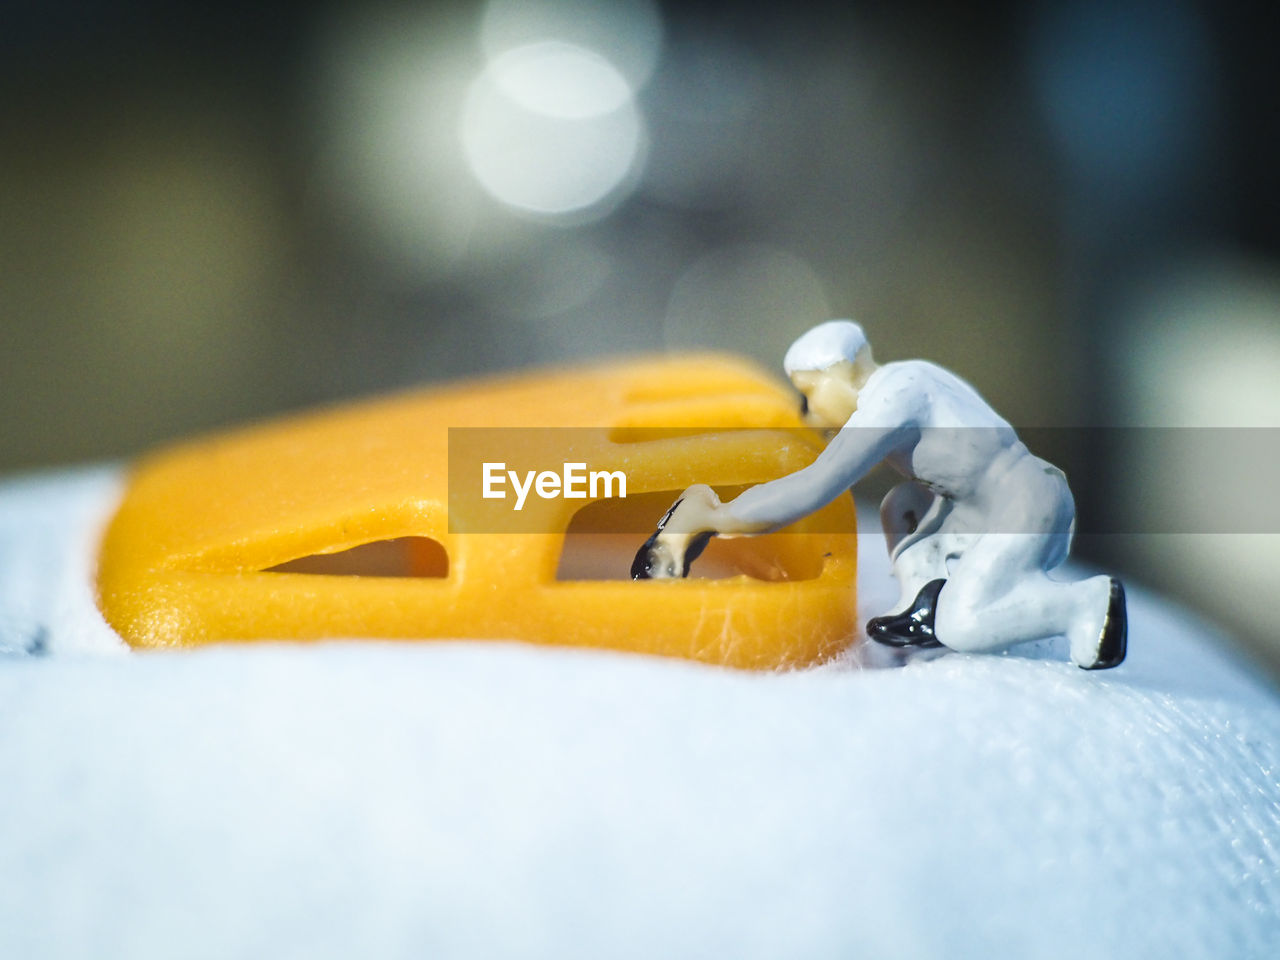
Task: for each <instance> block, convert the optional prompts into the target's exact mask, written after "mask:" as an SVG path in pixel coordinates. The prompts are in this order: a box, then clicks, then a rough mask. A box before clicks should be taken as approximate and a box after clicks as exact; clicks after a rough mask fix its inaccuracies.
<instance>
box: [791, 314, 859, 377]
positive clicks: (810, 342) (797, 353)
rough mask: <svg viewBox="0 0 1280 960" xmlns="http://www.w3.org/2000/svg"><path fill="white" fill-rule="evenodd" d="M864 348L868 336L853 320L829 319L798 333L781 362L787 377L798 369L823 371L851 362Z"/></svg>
mask: <svg viewBox="0 0 1280 960" xmlns="http://www.w3.org/2000/svg"><path fill="white" fill-rule="evenodd" d="M866 345H867V335H866V334H865V333H863V332H862V328H861V327H860V326H858V325H857V324H856V323H854V322H853V321H852V320H828V321H827V322H826V323H820V324H818V325H817V326H816V327H814V328H813V329H812V330H810V331H809V332H808V333H805V334H801V336H800V337H799V338H798V339H797V340H796V342H795V343H793V344H791V349H789V350H788V351H787V355H786V357H784V358H783V361H782V369H784V370H785V371H786V372H787V376H791V374H793V373H797V372H799V371H801V370H826V369H827V368H828V367H834V366H835V365H836V364H837V363H839V362H840V361H842V360H848V361H849V362H850V363H853V362H854V359H855V358H856V357H857V356H858V351H859V350H861V349H862V348H863V347H865V346H866Z"/></svg>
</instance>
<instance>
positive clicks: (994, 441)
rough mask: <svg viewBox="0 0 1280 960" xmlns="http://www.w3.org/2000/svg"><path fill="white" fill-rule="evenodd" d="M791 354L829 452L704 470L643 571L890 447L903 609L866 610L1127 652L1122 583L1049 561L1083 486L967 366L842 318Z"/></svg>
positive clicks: (684, 568)
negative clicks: (753, 471) (964, 375)
mask: <svg viewBox="0 0 1280 960" xmlns="http://www.w3.org/2000/svg"><path fill="white" fill-rule="evenodd" d="M784 367H785V369H786V372H787V375H788V376H789V377H790V378H791V382H792V383H793V384H795V386H796V389H798V390H799V391H800V392H801V394H803V396H804V400H803V401H802V410H803V411H805V412H806V414H807V418H808V421H809V422H810V423H811V424H812V425H814V426H819V427H825V428H828V429H834V428H839V429H838V430H836V432H835V435H834V437H833V438H832V440H831V442H830V443H829V444H828V445H827V447H826V449H824V450H823V451H822V453H821V454H819V456H818V458H817V459H816V460H815V461H814V462H813V463H812V464H810V465H809V466H808V467H805V468H804V469H802V470H799V471H797V472H795V473H793V474H790V475H788V476H785V477H781V478H779V479H777V480H773V481H770V482H769V483H762V484H760V485H758V486H755V487H752V488H750V489H749V490H746V491H745V492H743V493H742V494H741V495H740V496H738V497H737V498H735V499H734V500H731V501H729V502H728V503H721V502H720V501H719V499H718V498H717V497H716V495H715V493H714V492H713V491H712V490H711V488H710V487H707V486H705V485H702V484H698V485H695V486H692V487H690V488H689V489H688V490H686V491H685V492H684V494H683V495H682V496H681V497H680V499H679V500H677V501H676V504H675V506H673V507H672V508H671V510H670V511H669V512H668V513H667V515H666V516H665V517H664V518H663V520H662V522H661V523H659V527H658V531H657V532H656V533H655V534H654V536H653V537H651V538H650V539H649V541H648V542H647V543H646V544H645V545H644V546H643V547H641V549H640V552H639V553H638V554H637V555H636V562H635V564H634V565H633V567H632V575H633V576H634V577H636V578H637V579H642V578H648V577H675V576H685V575H687V574H688V572H689V563H691V562H692V560H693V559H695V558H696V556H697V555H698V553H700V552H701V551H702V548H703V547H705V546H706V543H707V540H708V539H709V538H710V537H711V536H714V535H724V536H738V535H744V534H753V533H765V532H768V531H770V530H776V529H778V528H780V527H785V526H787V525H788V524H790V523H792V522H794V521H795V520H798V519H799V518H800V517H802V516H805V515H806V514H809V513H812V512H813V511H815V510H818V509H820V508H821V507H823V506H825V505H826V504H827V503H829V502H831V501H832V500H834V499H835V498H836V497H838V496H840V495H841V494H842V493H844V492H845V491H846V490H848V489H849V487H851V486H852V485H853V484H854V483H856V482H857V481H858V480H860V479H861V478H862V477H863V476H864V475H865V474H866V473H867V472H868V471H869V470H870V469H871V468H872V467H873V466H875V465H876V464H877V463H879V462H880V461H882V460H883V461H886V462H887V463H888V464H889V465H890V466H892V467H893V468H894V469H895V470H897V471H898V472H899V473H901V474H902V475H903V476H904V477H906V478H907V479H906V480H905V481H904V482H902V483H900V484H898V485H897V486H896V487H894V488H893V489H892V490H890V491H889V494H888V495H887V496H886V497H885V498H884V501H883V502H882V504H881V507H880V515H881V519H882V520H883V523H884V531H885V539H886V541H887V543H888V547H889V555H890V558H891V560H892V562H893V571H894V575H895V577H897V579H898V582H899V585H900V586H901V590H902V595H901V598H900V600H899V603H898V605H897V608H898V609H901V610H902V612H901V613H899V614H896V615H891V616H883V617H876V618H875V619H873V620H871V621H870V622H869V623H868V624H867V633H868V635H869V636H871V637H872V638H873V639H875V640H879V641H881V642H883V643H889V644H893V645H897V646H914V645H920V646H928V645H937V644H939V643H940V644H942V645H945V646H947V647H950V648H951V649H953V650H962V651H966V652H979V651H983V652H985V651H994V650H1002V649H1005V648H1006V647H1009V646H1011V645H1012V644H1016V643H1020V642H1022V641H1027V640H1038V639H1041V638H1045V637H1053V636H1065V637H1066V638H1067V640H1068V642H1069V644H1070V652H1071V660H1072V662H1074V663H1075V664H1077V665H1078V666H1080V667H1083V668H1085V669H1089V670H1096V669H1103V668H1106V667H1114V666H1116V665H1117V664H1119V663H1120V662H1121V661H1122V660H1124V656H1125V633H1126V616H1125V602H1124V589H1123V587H1122V586H1121V585H1120V582H1119V581H1118V580H1115V579H1113V578H1110V577H1107V576H1095V577H1091V578H1089V579H1087V580H1080V581H1076V582H1073V583H1068V582H1063V581H1060V580H1054V579H1051V578H1050V577H1049V575H1048V571H1050V570H1053V569H1054V568H1055V567H1057V566H1058V565H1059V564H1061V563H1062V561H1063V560H1065V559H1066V556H1067V552H1068V550H1069V549H1070V546H1071V538H1072V535H1073V533H1074V529H1075V502H1074V501H1073V499H1072V497H1071V491H1070V489H1069V488H1068V487H1067V480H1066V477H1065V476H1064V475H1063V473H1062V471H1060V470H1058V469H1057V468H1056V467H1054V466H1052V465H1051V464H1049V463H1046V462H1045V461H1044V460H1041V459H1040V458H1039V457H1036V456H1034V455H1032V454H1031V453H1030V452H1029V451H1028V450H1027V448H1026V446H1025V445H1024V444H1023V443H1022V442H1021V441H1020V440H1019V439H1018V437H1017V435H1016V434H1015V432H1014V430H1013V428H1012V427H1011V426H1010V425H1009V424H1008V423H1007V422H1005V421H1004V420H1003V419H1002V418H1001V417H1000V416H998V415H997V414H996V412H995V411H994V410H992V409H991V407H990V406H988V405H987V403H986V401H984V400H983V399H982V397H980V396H979V395H978V394H977V392H976V391H975V390H974V389H973V388H972V387H971V386H969V384H967V383H965V382H964V381H963V380H961V379H960V378H959V377H957V376H956V375H955V374H953V373H950V372H949V371H947V370H944V369H943V368H941V367H939V366H937V365H935V364H932V363H929V362H927V361H924V360H906V361H902V362H898V363H887V364H884V365H883V366H879V365H877V364H876V363H875V362H874V361H873V360H872V357H871V347H870V345H869V344H868V343H867V339H866V337H865V335H864V334H863V332H862V328H861V327H859V326H858V325H857V324H855V323H852V322H850V321H848V320H832V321H830V322H829V323H824V324H821V325H820V326H817V327H815V328H813V329H812V330H810V331H809V332H808V333H806V334H804V335H803V336H802V337H800V338H799V339H798V340H796V342H795V343H794V344H792V345H791V349H790V350H788V351H787V355H786V359H785V360H784Z"/></svg>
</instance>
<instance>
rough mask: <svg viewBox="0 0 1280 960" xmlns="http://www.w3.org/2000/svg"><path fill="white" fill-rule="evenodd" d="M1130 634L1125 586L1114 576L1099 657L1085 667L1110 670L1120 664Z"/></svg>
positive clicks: (1099, 645) (1099, 642) (1103, 624)
mask: <svg viewBox="0 0 1280 960" xmlns="http://www.w3.org/2000/svg"><path fill="white" fill-rule="evenodd" d="M1128 634H1129V614H1128V611H1127V609H1126V607H1125V602H1124V587H1123V586H1122V585H1121V583H1120V581H1119V580H1117V579H1116V578H1115V577H1112V578H1111V599H1110V600H1109V601H1108V602H1107V617H1106V619H1105V620H1103V621H1102V633H1101V634H1100V635H1099V637H1098V658H1097V659H1096V660H1094V661H1093V663H1092V665H1090V666H1088V667H1085V669H1086V670H1108V669H1110V668H1111V667H1118V666H1120V664H1121V663H1123V662H1124V655H1125V653H1126V652H1127V650H1128Z"/></svg>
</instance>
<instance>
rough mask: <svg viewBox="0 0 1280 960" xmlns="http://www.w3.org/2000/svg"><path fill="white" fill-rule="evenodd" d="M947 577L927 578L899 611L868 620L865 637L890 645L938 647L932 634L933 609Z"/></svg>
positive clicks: (938, 644) (936, 640)
mask: <svg viewBox="0 0 1280 960" xmlns="http://www.w3.org/2000/svg"><path fill="white" fill-rule="evenodd" d="M946 582H947V581H946V580H943V579H941V578H939V579H937V580H930V581H929V582H928V583H926V584H925V585H924V586H923V587H921V588H920V592H919V593H917V594H916V598H915V600H914V601H913V602H912V604H911V606H910V607H909V608H908V609H907V610H905V611H904V612H902V613H898V614H893V615H891V616H887V617H876V618H874V619H872V620H868V621H867V636H868V637H870V638H871V639H872V640H876V641H878V642H880V643H887V644H888V645H889V646H891V647H940V646H942V644H941V643H940V642H939V641H938V639H937V638H936V637H935V636H934V635H933V614H934V608H935V607H936V606H937V605H938V593H939V592H940V591H941V590H942V585H943V584H944V583H946Z"/></svg>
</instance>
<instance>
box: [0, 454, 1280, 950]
mask: <svg viewBox="0 0 1280 960" xmlns="http://www.w3.org/2000/svg"><path fill="white" fill-rule="evenodd" d="M117 488H118V478H117V476H116V474H115V472H114V471H113V470H110V469H105V470H96V471H80V472H76V473H68V474H56V475H45V476H40V477H35V478H28V479H25V480H20V481H11V482H9V483H8V484H6V485H3V486H0V653H6V654H7V655H5V656H0V956H2V957H15V958H17V957H23V958H26V957H41V958H63V957H66V958H70V957H90V956H91V957H95V958H115V957H121V958H123V957H128V958H153V957H154V958H170V957H176V956H181V957H186V958H201V957H209V958H219V960H225V958H230V957H263V956H269V957H272V958H291V957H299V958H302V957H307V958H328V957H333V958H349V957H353V956H369V957H406V958H407V957H415V958H416V957H432V958H440V957H476V958H485V960H487V958H495V957H567V958H574V957H583V958H587V957H593V958H594V957H610V958H615V957H622V958H626V957H636V958H641V957H643V958H655V957H708V958H722V957H723V958H728V957H734V958H739V957H748V958H749V957H833V958H834V957H840V958H849V957H907V958H915V957H922V958H923V957H949V958H954V957H1024V958H1026V957H1030V958H1035V957H1064V958H1065V957H1091V958H1097V957H1115V958H1133V957H1161V958H1163V957H1171V956H1177V957H1183V958H1187V957H1190V958H1206V960H1208V958H1212V960H1221V958H1255V957H1256V958H1260V960H1261V958H1272V957H1276V956H1280V786H1278V785H1277V777H1278V774H1280V705H1278V703H1277V698H1276V695H1275V694H1274V693H1273V692H1272V691H1270V690H1269V689H1268V688H1266V687H1263V686H1262V685H1260V684H1258V683H1256V682H1255V681H1253V680H1251V679H1250V678H1249V676H1248V675H1247V674H1246V673H1244V672H1243V671H1242V670H1241V669H1240V668H1238V667H1237V666H1235V665H1234V664H1233V663H1232V662H1231V661H1230V660H1228V659H1227V658H1226V657H1224V656H1223V655H1222V654H1220V653H1219V652H1217V649H1216V647H1215V644H1214V640H1213V638H1212V637H1211V636H1210V635H1208V634H1207V633H1206V632H1205V630H1204V629H1203V628H1202V627H1200V626H1198V625H1197V624H1196V623H1194V622H1193V621H1191V620H1189V619H1187V618H1186V617H1185V616H1183V615H1181V614H1179V613H1177V612H1176V611H1174V610H1173V609H1171V608H1169V607H1167V606H1166V605H1165V604H1163V603H1160V602H1158V601H1156V600H1154V599H1152V598H1150V597H1148V596H1146V595H1144V594H1143V593H1142V592H1141V591H1138V590H1131V607H1130V611H1131V634H1130V651H1131V653H1130V662H1128V663H1126V664H1125V665H1124V666H1123V667H1121V668H1119V669H1118V670H1114V671H1110V672H1107V673H1086V672H1084V671H1081V670H1078V669H1076V668H1075V667H1073V666H1071V665H1070V664H1068V663H1066V662H1065V661H1063V660H1061V659H1053V658H1051V659H1034V658H1029V657H1027V656H1014V655H1010V656H998V657H992V656H987V657H983V656H971V657H966V656H960V655H955V654H945V655H942V656H939V657H936V658H933V659H929V660H919V659H917V660H914V661H911V662H910V663H908V664H907V665H906V666H905V667H902V668H898V669H893V668H886V669H858V668H857V666H856V663H857V661H858V660H859V659H862V660H867V659H873V653H875V652H873V651H869V650H860V651H858V652H857V653H855V654H854V655H853V656H851V657H849V658H846V659H845V660H844V661H842V662H840V663H837V664H834V665H831V666H828V667H824V668H821V669H816V670H809V671H802V672H796V673H790V674H781V675H776V674H775V675H770V674H747V673H740V672H733V671H728V670H720V669H712V668H708V667H703V666H697V665H693V664H687V663H682V662H677V661H663V660H656V659H646V658H642V657H634V656H622V655H611V654H604V653H599V654H593V653H587V652H570V651H565V650H559V649H554V648H545V649H544V648H534V647H528V646H516V645H501V644H458V643H443V644H416V645H415V644H389V643H376V644H373V643H343V644H327V645H322V646H315V647H300V646H289V645H259V646H250V647H239V648H236V647H223V648H210V649H206V650H203V651H200V652H196V653H190V654H148V655H138V656H132V655H123V656H121V655H111V656H98V655H94V652H95V651H99V650H101V651H104V652H112V653H115V654H118V653H119V651H120V648H119V644H118V641H117V640H115V638H114V635H113V634H111V633H110V631H109V630H107V628H106V627H105V625H104V624H102V623H101V620H100V618H97V616H96V613H95V612H94V611H93V609H92V606H91V604H90V603H89V596H90V594H89V589H88V584H87V577H88V570H89V566H90V562H91V557H92V550H91V549H90V544H91V542H92V539H93V536H94V531H96V529H97V528H98V524H100V522H101V519H102V517H103V515H104V513H105V512H106V511H107V510H109V508H110V505H111V503H112V502H113V500H114V497H115V496H116V490H117ZM862 554H863V556H864V558H865V560H864V569H863V571H862V581H863V586H862V594H861V595H862V597H863V600H864V603H868V604H871V605H872V607H873V612H879V611H878V610H874V606H875V605H877V604H879V603H882V602H883V601H884V598H885V597H892V596H893V595H894V591H893V590H892V586H891V584H890V583H889V581H888V580H887V575H886V572H885V569H886V568H885V564H884V562H883V557H882V554H883V546H882V544H881V543H880V542H879V541H878V539H876V538H872V537H867V538H866V539H865V541H864V543H863V550H862ZM38 638H42V639H38ZM30 651H34V653H33V652H30ZM40 651H44V654H43V655H36V654H39V653H40ZM1038 654H1039V655H1044V656H1052V657H1058V656H1060V655H1061V652H1060V651H1059V650H1055V649H1048V650H1042V651H1038ZM874 658H875V659H877V662H888V661H889V660H890V659H891V658H889V657H888V656H887V655H885V656H881V655H879V654H878V653H876V655H875V657H874Z"/></svg>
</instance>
